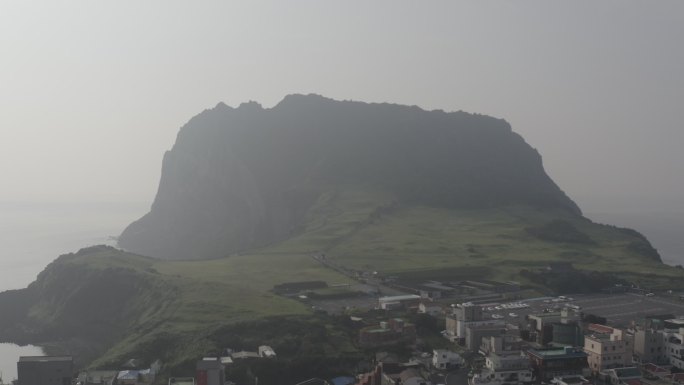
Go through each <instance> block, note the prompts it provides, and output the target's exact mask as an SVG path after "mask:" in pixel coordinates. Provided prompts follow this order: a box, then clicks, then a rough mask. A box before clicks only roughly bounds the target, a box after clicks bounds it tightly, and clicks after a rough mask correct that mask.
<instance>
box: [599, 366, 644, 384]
mask: <svg viewBox="0 0 684 385" xmlns="http://www.w3.org/2000/svg"><path fill="white" fill-rule="evenodd" d="M604 373H605V375H604V378H605V380H606V382H607V383H609V384H611V385H636V384H640V383H641V371H640V370H639V368H637V367H634V366H632V367H625V368H614V369H607V370H606V371H605V372H604Z"/></svg>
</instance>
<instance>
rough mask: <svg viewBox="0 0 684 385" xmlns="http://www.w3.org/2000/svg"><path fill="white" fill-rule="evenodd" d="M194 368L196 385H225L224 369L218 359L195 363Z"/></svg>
mask: <svg viewBox="0 0 684 385" xmlns="http://www.w3.org/2000/svg"><path fill="white" fill-rule="evenodd" d="M195 368H196V371H195V373H196V374H195V378H196V379H197V385H224V384H225V383H226V373H225V367H224V366H223V364H222V363H221V361H220V360H219V359H213V360H208V359H204V360H201V361H197V365H196V366H195Z"/></svg>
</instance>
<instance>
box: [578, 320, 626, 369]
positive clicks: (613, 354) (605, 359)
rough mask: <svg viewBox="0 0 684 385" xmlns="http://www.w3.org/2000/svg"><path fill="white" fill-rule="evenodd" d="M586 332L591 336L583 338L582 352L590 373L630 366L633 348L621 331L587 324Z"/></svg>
mask: <svg viewBox="0 0 684 385" xmlns="http://www.w3.org/2000/svg"><path fill="white" fill-rule="evenodd" d="M588 330H589V332H591V334H588V335H586V336H585V337H584V352H585V353H587V362H588V364H589V369H591V371H592V372H594V373H599V372H601V371H603V370H606V369H612V368H622V367H625V366H629V365H631V364H632V354H633V348H632V345H631V344H630V342H629V340H627V339H626V338H625V336H624V332H623V331H622V330H620V329H615V328H612V327H609V326H604V325H598V324H589V326H588Z"/></svg>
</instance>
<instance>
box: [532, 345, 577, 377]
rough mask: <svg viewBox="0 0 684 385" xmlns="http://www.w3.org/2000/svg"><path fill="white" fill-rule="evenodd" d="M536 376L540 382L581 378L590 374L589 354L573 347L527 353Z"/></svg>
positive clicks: (533, 350)
mask: <svg viewBox="0 0 684 385" xmlns="http://www.w3.org/2000/svg"><path fill="white" fill-rule="evenodd" d="M527 356H528V357H529V359H530V366H531V367H532V372H533V373H534V376H535V378H536V379H537V380H539V381H549V380H551V379H553V378H554V377H561V376H580V375H585V372H588V371H589V370H588V365H587V354H586V353H585V352H584V351H583V350H582V349H577V348H573V347H564V348H553V349H530V350H528V351H527Z"/></svg>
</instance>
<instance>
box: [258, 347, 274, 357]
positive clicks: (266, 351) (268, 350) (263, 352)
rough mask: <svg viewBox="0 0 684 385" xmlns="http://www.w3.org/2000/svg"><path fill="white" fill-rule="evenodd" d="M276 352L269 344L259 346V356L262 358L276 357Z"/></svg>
mask: <svg viewBox="0 0 684 385" xmlns="http://www.w3.org/2000/svg"><path fill="white" fill-rule="evenodd" d="M275 356H276V352H275V350H273V348H272V347H270V346H268V345H261V346H259V357H261V358H275Z"/></svg>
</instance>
